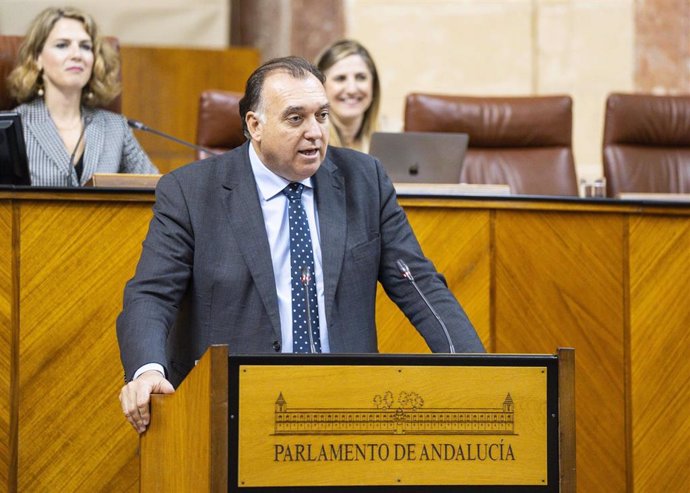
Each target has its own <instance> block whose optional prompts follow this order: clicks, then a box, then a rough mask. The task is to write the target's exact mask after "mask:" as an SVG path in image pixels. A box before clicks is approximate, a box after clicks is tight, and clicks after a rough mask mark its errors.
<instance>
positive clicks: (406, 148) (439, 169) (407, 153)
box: [369, 132, 470, 183]
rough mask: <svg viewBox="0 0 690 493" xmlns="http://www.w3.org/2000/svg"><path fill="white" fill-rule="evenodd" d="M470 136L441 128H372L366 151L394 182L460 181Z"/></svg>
mask: <svg viewBox="0 0 690 493" xmlns="http://www.w3.org/2000/svg"><path fill="white" fill-rule="evenodd" d="M469 140H470V139H469V136H468V135H467V134H462V133H442V132H397V133H393V132H375V133H374V134H373V135H372V136H371V145H370V147H369V154H371V155H372V156H374V157H376V158H378V159H379V161H381V164H382V165H383V167H384V169H385V170H386V172H387V173H388V176H389V177H390V179H391V180H392V181H393V182H394V183H460V171H462V162H463V159H464V158H465V151H467V144H468V143H469Z"/></svg>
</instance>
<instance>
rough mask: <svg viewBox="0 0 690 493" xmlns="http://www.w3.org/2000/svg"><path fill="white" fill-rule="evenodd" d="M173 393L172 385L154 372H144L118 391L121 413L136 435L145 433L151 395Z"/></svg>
mask: <svg viewBox="0 0 690 493" xmlns="http://www.w3.org/2000/svg"><path fill="white" fill-rule="evenodd" d="M173 392H175V389H174V388H173V386H172V384H171V383H170V382H168V381H167V380H166V379H165V377H164V376H163V374H162V373H161V372H159V371H156V370H150V371H146V372H144V373H142V374H141V375H139V376H138V377H137V378H135V379H134V380H132V381H131V382H129V383H128V384H127V385H125V386H124V387H122V390H121V391H120V404H121V405H122V411H123V412H124V413H125V417H126V418H127V421H129V423H130V424H131V425H132V426H133V427H134V429H135V430H137V433H143V432H145V431H146V427H147V426H148V425H149V421H150V420H151V415H150V413H149V402H150V400H151V394H172V393H173Z"/></svg>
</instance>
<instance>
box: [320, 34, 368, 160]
mask: <svg viewBox="0 0 690 493" xmlns="http://www.w3.org/2000/svg"><path fill="white" fill-rule="evenodd" d="M316 66H317V67H318V68H319V70H320V71H321V72H322V73H323V74H324V75H325V76H326V83H325V87H326V95H327V96H328V101H329V103H330V106H331V110H330V121H331V130H330V132H331V136H330V144H331V145H334V146H339V147H349V148H351V149H356V150H358V151H362V152H368V150H369V141H370V139H371V134H372V133H374V131H375V130H376V128H377V120H378V115H379V105H380V101H381V87H380V84H379V76H378V72H377V71H376V65H375V64H374V60H373V58H372V57H371V55H370V54H369V52H368V51H367V49H366V48H364V46H362V45H361V44H360V43H358V42H357V41H353V40H348V39H345V40H340V41H337V42H335V43H333V44H332V45H331V46H329V47H328V48H327V49H326V50H325V51H324V52H323V53H322V54H321V55H320V56H319V57H318V59H317V60H316Z"/></svg>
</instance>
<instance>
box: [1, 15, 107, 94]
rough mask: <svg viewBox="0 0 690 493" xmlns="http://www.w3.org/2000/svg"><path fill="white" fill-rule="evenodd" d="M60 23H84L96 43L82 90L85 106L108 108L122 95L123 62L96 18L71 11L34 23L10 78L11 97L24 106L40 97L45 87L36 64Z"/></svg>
mask: <svg viewBox="0 0 690 493" xmlns="http://www.w3.org/2000/svg"><path fill="white" fill-rule="evenodd" d="M60 19H74V20H77V21H79V22H81V23H82V24H83V25H84V30H85V31H86V33H87V34H88V35H89V36H90V37H91V42H92V43H93V56H94V60H93V70H92V72H91V78H90V79H89V82H88V84H86V86H85V87H84V89H83V90H82V94H81V100H82V104H84V105H86V106H91V107H93V106H103V105H105V104H108V103H109V102H110V101H112V100H113V99H114V98H115V97H116V96H117V95H118V94H120V82H119V80H118V78H119V73H120V60H119V58H118V56H117V53H116V52H115V50H114V49H113V47H112V46H110V43H109V42H107V41H106V40H104V39H103V38H102V37H101V36H100V34H99V33H98V27H97V26H96V22H95V21H94V20H93V17H91V16H90V15H88V14H86V13H84V12H82V11H80V10H77V9H75V8H71V7H64V8H55V7H51V8H48V9H46V10H44V11H43V12H41V13H40V14H38V16H37V17H36V18H35V19H34V20H33V22H32V23H31V25H30V26H29V31H28V33H27V34H26V37H25V38H24V41H23V42H22V44H21V46H20V47H19V56H18V60H17V66H16V67H15V68H14V70H12V72H11V73H10V75H9V77H8V78H7V80H8V87H9V90H10V94H12V97H14V98H15V99H16V100H17V102H19V103H25V102H27V101H30V100H32V99H34V98H36V97H37V96H38V90H39V89H40V88H41V87H42V85H43V77H42V72H41V70H40V69H39V68H38V63H37V60H38V56H39V55H40V54H41V52H42V51H43V46H44V45H45V43H46V40H47V39H48V36H49V35H50V32H51V31H52V30H53V27H55V24H56V23H57V21H59V20H60Z"/></svg>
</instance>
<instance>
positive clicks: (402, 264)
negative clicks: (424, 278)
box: [395, 259, 455, 354]
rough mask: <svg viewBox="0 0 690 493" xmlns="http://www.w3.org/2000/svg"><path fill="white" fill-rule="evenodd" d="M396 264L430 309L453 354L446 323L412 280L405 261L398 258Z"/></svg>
mask: <svg viewBox="0 0 690 493" xmlns="http://www.w3.org/2000/svg"><path fill="white" fill-rule="evenodd" d="M395 263H396V264H397V266H398V270H399V271H400V274H401V275H402V276H403V277H404V278H405V279H407V280H408V281H410V284H412V286H414V288H415V289H416V290H417V293H419V296H421V298H422V300H423V301H424V304H426V306H427V307H428V308H429V310H431V313H432V314H433V315H434V317H436V320H438V323H439V324H440V325H441V328H442V329H443V333H444V334H445V336H446V340H447V341H448V349H449V352H450V354H455V346H454V345H453V341H452V340H451V339H450V333H449V332H448V328H447V327H446V324H444V323H443V320H441V317H439V315H438V313H436V310H434V307H433V306H431V303H429V300H427V299H426V296H424V293H422V290H421V289H419V286H417V283H416V282H415V280H414V277H413V276H412V272H410V268H409V267H408V266H407V264H406V263H405V262H403V261H402V259H398V260H397V261H396V262H395Z"/></svg>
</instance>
